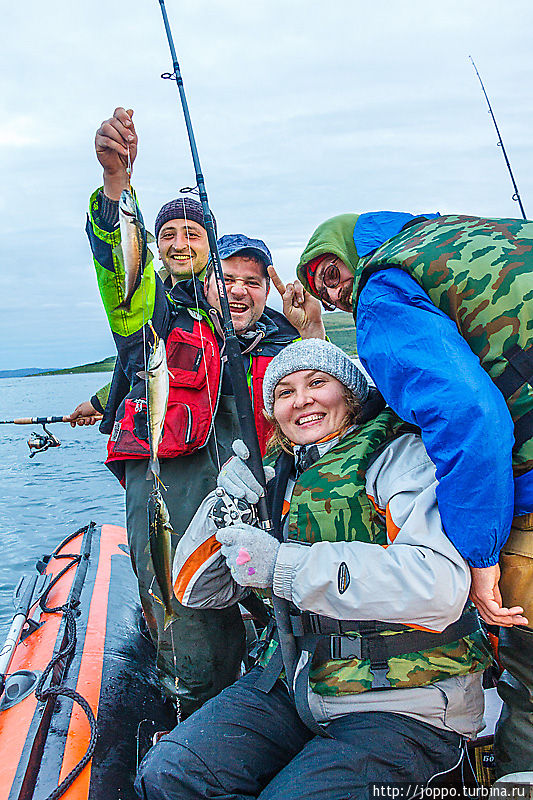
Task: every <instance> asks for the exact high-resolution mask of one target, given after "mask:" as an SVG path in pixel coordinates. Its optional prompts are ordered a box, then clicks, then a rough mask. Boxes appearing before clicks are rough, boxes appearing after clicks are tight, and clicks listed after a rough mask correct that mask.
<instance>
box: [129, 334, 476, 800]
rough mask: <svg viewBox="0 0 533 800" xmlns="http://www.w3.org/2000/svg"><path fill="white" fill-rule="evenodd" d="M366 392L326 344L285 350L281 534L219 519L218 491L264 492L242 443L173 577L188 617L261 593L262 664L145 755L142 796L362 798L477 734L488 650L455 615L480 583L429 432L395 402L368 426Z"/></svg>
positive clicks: (434, 765) (437, 763)
mask: <svg viewBox="0 0 533 800" xmlns="http://www.w3.org/2000/svg"><path fill="white" fill-rule="evenodd" d="M368 392H369V390H368V385H367V383H366V380H365V378H364V377H363V375H362V374H361V373H360V372H359V370H358V369H357V367H356V366H355V364H354V363H353V361H352V360H351V359H350V358H348V356H347V355H346V354H345V353H343V352H342V351H341V350H339V348H337V347H335V346H334V345H333V344H331V343H329V342H324V341H322V340H306V341H301V342H296V343H294V344H292V345H289V346H288V347H286V348H285V349H284V350H283V351H282V352H281V353H280V354H279V355H277V356H276V357H275V358H274V359H273V360H272V361H271V363H270V365H269V366H268V368H267V370H266V373H265V377H264V383H263V396H264V401H265V408H266V409H267V412H268V413H270V414H271V415H272V418H273V420H274V422H275V426H276V431H277V433H275V436H274V442H273V445H272V449H271V452H270V455H269V456H268V457H267V459H266V461H265V472H266V476H267V479H268V486H267V501H268V505H269V508H270V513H271V518H272V522H273V528H274V534H275V535H274V536H273V535H271V534H270V533H267V532H266V531H264V530H262V529H260V528H259V527H256V526H255V525H250V524H245V523H244V522H242V521H241V522H238V523H237V524H231V514H229V513H228V516H227V519H226V520H224V521H219V520H217V519H216V518H214V517H213V516H212V515H211V511H212V509H213V507H214V505H215V503H216V502H217V500H219V499H220V494H221V492H222V494H223V495H224V494H225V496H226V498H228V502H229V504H230V506H231V504H232V503H235V504H237V503H239V504H241V507H242V503H244V502H246V501H247V502H248V503H251V504H253V503H254V502H257V499H258V497H259V495H260V494H261V493H262V488H261V486H260V485H259V484H258V483H257V481H255V479H254V477H253V476H252V474H251V472H250V470H249V469H248V467H247V465H246V460H247V456H248V452H247V449H246V447H245V446H244V444H243V443H242V442H235V445H234V450H235V453H236V455H235V456H234V457H233V458H232V459H230V461H229V462H227V463H226V464H225V465H224V467H223V468H222V471H221V473H220V476H219V481H218V483H219V489H218V494H215V493H212V494H211V495H209V496H208V497H207V498H206V499H205V500H204V502H203V503H202V505H201V506H200V508H199V509H198V512H197V513H196V515H195V517H194V519H193V520H192V522H191V524H190V526H189V528H188V529H187V531H186V533H185V535H184V536H183V538H182V539H181V542H180V544H179V545H178V548H177V551H176V557H175V562H174V573H173V579H174V592H175V594H176V596H177V598H178V600H179V601H180V602H181V603H182V604H183V605H188V606H191V607H196V608H224V607H227V606H228V605H231V604H233V603H236V602H239V600H240V599H242V598H243V597H244V596H245V595H246V594H247V593H249V592H250V591H251V590H253V589H269V590H270V591H271V592H272V594H273V595H274V596H275V598H276V603H275V609H276V615H275V618H274V619H273V620H272V622H271V624H269V625H268V626H267V629H266V630H265V633H264V636H263V640H262V643H261V647H260V648H259V651H260V652H259V655H258V657H257V661H256V665H255V666H254V668H253V669H252V670H250V672H248V673H247V674H246V675H244V676H243V677H242V678H240V679H239V680H238V681H237V682H236V683H235V684H234V685H233V686H230V687H229V688H227V689H225V690H224V691H223V692H222V693H221V694H220V695H219V696H218V697H215V698H214V699H212V700H210V701H209V702H208V703H207V704H206V705H204V706H203V707H202V708H201V709H200V710H199V711H197V712H196V713H195V714H193V715H192V716H191V717H189V718H188V719H187V720H186V721H185V722H184V723H182V724H181V725H179V726H178V727H177V728H175V730H174V731H172V732H171V733H170V734H169V735H168V736H166V737H164V738H163V739H162V741H161V743H160V744H159V745H157V746H156V747H155V748H154V749H153V750H152V751H150V753H149V754H148V756H147V757H146V759H145V760H144V762H143V763H142V764H141V767H140V770H139V775H138V777H137V783H136V788H137V791H138V793H139V796H141V797H143V798H149V799H150V800H155V798H158V800H166V799H167V798H168V799H170V798H180V800H200V798H204V797H210V798H219V800H223V799H224V800H230V798H231V799H232V800H236V799H237V798H243V799H244V798H260V799H261V800H282V798H283V800H304V798H305V800H326V798H327V800H344V799H345V798H347V797H350V798H361V799H362V798H365V800H366V798H369V797H372V794H371V793H370V788H369V784H370V783H376V784H380V785H388V784H390V783H391V782H402V783H408V782H412V783H419V784H425V783H426V782H428V781H429V780H430V779H432V778H433V777H434V776H436V775H437V774H439V773H441V772H445V771H448V770H451V769H452V768H453V767H454V766H455V765H457V764H459V763H460V761H461V758H462V754H463V752H464V737H473V736H474V735H475V734H476V732H477V731H478V730H479V729H480V727H481V725H482V717H483V696H482V689H481V675H482V671H483V669H484V668H485V667H486V666H487V665H488V664H489V663H490V656H489V651H488V649H487V645H486V641H485V638H484V634H483V633H482V632H481V630H480V629H479V621H478V619H477V616H476V614H475V613H472V610H471V609H470V608H468V609H467V610H466V611H463V609H464V608H465V604H466V603H467V598H468V591H469V585H470V572H469V569H468V566H467V564H466V562H465V561H464V560H463V558H462V557H461V556H460V555H459V553H458V552H457V551H456V550H455V548H454V547H453V545H452V543H451V542H450V541H449V539H448V538H447V536H446V535H445V533H444V531H443V529H442V525H441V521H440V517H439V513H438V508H437V503H436V499H435V483H436V482H435V470H434V466H433V464H432V463H431V461H430V460H429V458H428V457H427V454H426V452H425V449H424V446H423V444H422V441H421V439H420V437H419V436H418V435H417V433H416V432H414V431H412V429H408V428H406V426H405V425H404V423H403V422H402V421H401V420H400V419H398V417H397V416H396V415H395V414H394V412H393V411H392V410H391V409H389V408H385V409H382V410H381V411H380V412H379V413H378V414H377V415H376V416H374V417H373V418H372V419H366V421H363V417H362V415H361V413H360V412H361V408H362V404H364V403H365V401H366V400H367V396H368ZM234 509H235V506H234ZM220 525H225V526H226V527H220ZM415 628H418V629H417V630H415ZM221 656H222V654H221Z"/></svg>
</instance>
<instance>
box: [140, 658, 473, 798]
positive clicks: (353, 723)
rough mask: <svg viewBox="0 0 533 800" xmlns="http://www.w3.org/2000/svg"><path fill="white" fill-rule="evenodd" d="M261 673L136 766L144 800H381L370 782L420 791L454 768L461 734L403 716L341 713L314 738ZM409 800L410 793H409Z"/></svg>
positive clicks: (232, 689) (225, 695)
mask: <svg viewBox="0 0 533 800" xmlns="http://www.w3.org/2000/svg"><path fill="white" fill-rule="evenodd" d="M260 673H261V669H260V668H259V667H256V668H254V669H253V670H252V671H251V672H249V673H248V674H247V675H245V676H244V677H243V678H241V679H240V680H239V681H237V683H235V684H234V685H233V686H230V687H229V688H228V689H226V690H225V691H223V692H222V693H221V694H220V695H219V696H218V697H216V698H214V699H213V700H210V701H209V702H208V703H206V704H205V705H204V706H203V708H201V709H200V710H199V711H197V712H196V713H195V714H193V715H192V717H189V719H188V720H187V721H186V722H184V723H183V724H181V725H178V726H177V727H176V728H175V729H174V730H173V731H172V732H171V733H170V734H168V735H167V736H164V737H163V738H162V739H161V741H160V742H159V744H158V745H156V747H154V748H153V749H152V750H151V751H150V752H149V753H148V755H147V756H146V758H145V759H144V761H143V762H142V764H141V766H140V768H139V772H138V775H137V780H136V783H135V788H136V791H137V794H138V796H139V797H141V798H143V800H200V798H201V799H202V800H203V799H204V798H206V797H209V798H211V800H250V798H260V800H348V798H365V800H367V799H368V800H373V798H376V800H377V798H379V797H387V796H391V795H387V794H385V793H383V794H380V788H379V786H376V787H374V788H373V787H372V786H371V784H390V783H391V782H395V783H398V782H400V783H402V784H404V788H406V785H407V784H409V783H411V784H412V783H414V782H417V783H422V784H425V783H426V782H427V781H428V780H429V779H430V778H431V777H432V776H435V777H436V775H437V774H438V773H441V772H444V771H447V770H449V769H450V768H452V767H453V766H455V765H456V764H457V763H458V762H459V761H460V758H461V752H462V741H461V737H460V736H458V735H457V734H456V733H452V732H451V731H448V732H446V731H442V730H438V729H437V728H434V727H433V726H432V725H425V724H424V723H421V722H417V721H415V720H412V719H409V718H408V717H405V716H402V715H400V714H388V713H382V712H374V713H369V712H365V713H361V714H347V715H346V716H344V717H340V718H338V719H336V720H334V721H333V722H331V723H330V724H329V726H328V731H329V733H330V734H332V736H333V738H331V739H328V738H324V737H322V736H315V735H314V734H313V733H311V731H309V729H308V728H306V727H305V725H304V724H303V723H302V722H301V720H300V718H299V717H298V715H297V713H296V709H295V707H294V703H293V702H292V700H291V698H290V697H289V694H288V692H287V690H286V688H285V686H284V685H283V684H282V683H281V682H280V681H278V682H277V683H276V685H275V686H274V688H273V689H272V691H271V692H270V693H269V694H265V693H264V692H262V691H260V690H259V689H257V688H256V687H255V682H256V681H257V678H258V675H259V674H260ZM405 796H407V795H405Z"/></svg>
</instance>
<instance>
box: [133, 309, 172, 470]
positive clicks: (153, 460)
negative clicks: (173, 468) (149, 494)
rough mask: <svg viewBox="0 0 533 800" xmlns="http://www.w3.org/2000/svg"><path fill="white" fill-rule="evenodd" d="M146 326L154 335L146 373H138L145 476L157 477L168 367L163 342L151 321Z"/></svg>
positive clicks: (165, 404)
mask: <svg viewBox="0 0 533 800" xmlns="http://www.w3.org/2000/svg"><path fill="white" fill-rule="evenodd" d="M148 327H149V328H150V329H151V331H152V333H153V335H154V343H153V344H152V345H150V356H149V358H148V365H147V368H146V373H139V374H140V376H141V377H144V378H145V379H146V405H147V417H148V439H149V442H150V461H149V464H148V472H147V473H146V478H147V479H148V480H149V479H150V478H151V477H152V476H154V477H156V478H159V461H158V458H157V451H158V449H159V443H160V441H161V437H162V435H163V424H164V422H165V415H166V413H167V403H168V388H169V381H168V375H169V373H168V367H167V353H166V348H165V342H164V341H163V339H161V337H160V336H158V335H157V333H156V332H155V330H154V328H153V326H152V323H151V322H148Z"/></svg>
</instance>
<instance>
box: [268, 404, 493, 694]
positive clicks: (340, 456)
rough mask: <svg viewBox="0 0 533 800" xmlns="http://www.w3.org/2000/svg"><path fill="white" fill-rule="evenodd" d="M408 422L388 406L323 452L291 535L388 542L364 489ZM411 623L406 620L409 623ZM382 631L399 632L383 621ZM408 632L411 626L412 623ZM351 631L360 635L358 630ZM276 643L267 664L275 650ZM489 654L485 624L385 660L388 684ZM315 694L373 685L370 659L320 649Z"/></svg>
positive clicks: (433, 677)
mask: <svg viewBox="0 0 533 800" xmlns="http://www.w3.org/2000/svg"><path fill="white" fill-rule="evenodd" d="M402 427H404V428H405V423H403V422H402V421H401V420H400V419H399V418H398V417H397V416H396V415H395V414H394V412H393V411H392V410H391V409H388V408H387V409H385V410H384V411H382V412H381V414H379V415H378V416H377V417H376V418H375V419H373V420H371V421H370V422H368V423H366V424H364V425H362V426H361V427H360V428H358V429H357V430H356V431H354V432H353V433H351V434H349V435H348V436H346V437H345V438H344V439H342V440H341V441H340V442H339V443H338V444H336V445H335V446H334V447H333V448H332V449H331V450H329V451H328V452H327V453H325V454H324V455H323V456H322V457H321V458H320V459H319V460H318V461H317V462H316V463H315V464H314V465H313V466H311V467H310V468H309V469H307V470H306V471H305V472H304V473H303V474H302V475H301V476H300V477H299V478H298V480H297V482H296V485H295V487H294V491H293V495H292V498H291V503H290V511H289V539H290V540H292V541H298V542H305V543H306V544H314V543H315V542H319V541H330V542H345V541H357V542H369V543H372V544H375V545H376V546H386V545H387V535H386V524H385V514H384V512H383V514H381V513H380V512H379V511H378V510H377V509H376V508H375V507H374V505H373V504H372V502H371V500H370V499H369V497H368V496H367V494H366V485H365V476H366V471H367V469H368V467H369V466H370V464H371V462H372V461H373V460H374V459H375V457H376V455H377V453H379V452H380V450H381V449H382V448H383V447H384V446H385V445H386V444H387V443H388V442H389V441H392V439H394V438H396V437H397V436H398V435H401V433H402ZM407 622H408V621H407ZM381 628H382V629H384V630H381V631H380V632H379V636H395V635H397V634H398V633H399V631H398V626H394V625H391V628H393V629H394V630H389V629H387V626H386V625H385V624H382V625H381ZM407 630H412V629H411V628H408V629H407ZM349 635H353V636H354V637H358V636H360V634H359V633H357V632H354V633H353V634H349ZM275 644H276V643H275V642H272V643H271V645H270V647H269V649H268V650H267V652H266V654H265V656H264V657H263V659H262V662H261V663H262V664H263V665H264V664H266V662H267V661H268V659H269V657H270V656H271V655H272V653H273V652H274V649H275ZM490 660H491V659H490V654H489V651H488V649H487V646H486V640H485V637H484V634H483V633H482V632H481V630H480V629H479V630H477V631H475V632H474V633H472V634H470V635H468V636H464V637H463V638H461V639H459V640H458V641H455V642H452V643H450V644H443V645H442V646H438V647H433V648H432V649H430V650H423V651H421V652H413V653H407V654H405V653H404V654H402V655H400V656H397V657H391V658H389V659H388V661H387V664H388V672H387V679H388V684H389V687H390V688H400V689H405V688H411V687H415V686H425V685H427V684H430V683H434V682H435V681H439V680H442V679H444V678H449V677H451V676H454V675H465V674H467V673H470V672H478V671H481V670H483V669H485V668H486V667H487V666H488V665H489V664H490ZM309 682H310V685H311V688H312V689H313V691H314V692H316V693H317V694H320V695H340V694H356V693H359V692H365V691H368V690H370V689H372V688H373V687H372V683H373V674H372V671H371V663H370V660H369V659H357V658H353V657H352V658H346V659H342V658H334V659H328V660H325V661H324V660H321V659H320V651H317V653H316V654H315V657H314V659H313V665H312V668H311V670H310V673H309Z"/></svg>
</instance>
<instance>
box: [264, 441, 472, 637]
mask: <svg viewBox="0 0 533 800" xmlns="http://www.w3.org/2000/svg"><path fill="white" fill-rule="evenodd" d="M436 483H437V482H436V479H435V467H434V465H433V464H432V462H431V461H430V460H429V457H428V455H427V453H426V451H425V448H424V445H423V443H422V440H421V439H420V437H419V436H416V435H415V434H407V435H404V436H402V437H400V438H398V439H396V440H394V441H393V442H392V443H391V444H390V445H388V447H387V448H386V449H385V450H384V451H383V452H382V453H381V454H380V456H379V457H378V458H377V459H376V461H375V462H374V463H373V464H372V466H371V467H370V469H369V470H368V472H367V476H366V491H367V494H368V496H369V497H370V498H371V499H372V500H373V502H374V504H375V505H376V507H377V508H378V509H379V510H380V513H381V514H382V515H383V518H384V520H386V524H387V539H388V545H387V546H386V547H381V546H378V545H375V544H367V543H365V542H316V543H315V544H313V545H312V546H311V547H309V546H304V545H301V544H299V543H297V542H286V543H284V544H282V545H281V546H280V549H279V552H278V557H277V560H276V566H275V571H274V587H273V589H274V593H275V594H276V595H278V596H280V597H283V598H285V599H287V600H292V602H293V603H295V604H296V606H298V608H300V609H301V610H309V611H313V612H315V613H317V614H324V615H326V616H328V617H333V618H337V619H360V620H381V621H383V622H394V623H406V624H411V625H420V626H423V627H425V628H429V629H431V630H435V631H441V630H443V629H444V628H446V627H447V626H448V625H450V624H451V623H452V622H454V621H455V620H457V619H458V618H459V617H460V615H461V612H462V609H463V607H464V605H465V603H466V600H467V597H468V592H469V589H470V571H469V569H468V566H467V564H466V562H465V561H464V559H463V558H462V557H461V556H460V555H459V553H458V552H457V550H456V549H455V548H454V546H453V545H452V543H451V542H450V540H449V539H448V538H447V536H446V534H445V533H444V530H443V528H442V523H441V520H440V516H439V512H438V508H437V501H436V496H435V487H436ZM340 571H341V573H342V576H343V580H339V573H340ZM347 577H348V579H349V583H348V586H347V588H345V587H346V582H347V581H346V578H347ZM340 589H344V591H342V593H341V592H340Z"/></svg>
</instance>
